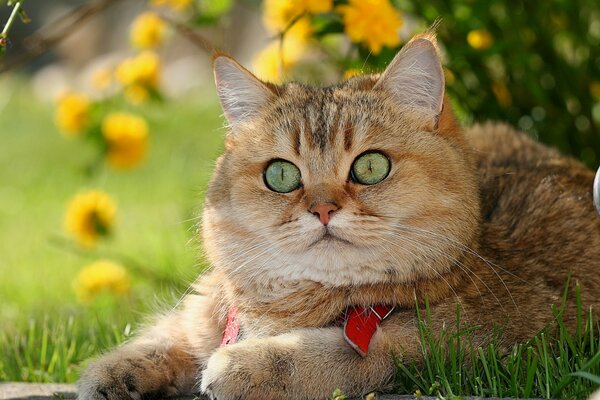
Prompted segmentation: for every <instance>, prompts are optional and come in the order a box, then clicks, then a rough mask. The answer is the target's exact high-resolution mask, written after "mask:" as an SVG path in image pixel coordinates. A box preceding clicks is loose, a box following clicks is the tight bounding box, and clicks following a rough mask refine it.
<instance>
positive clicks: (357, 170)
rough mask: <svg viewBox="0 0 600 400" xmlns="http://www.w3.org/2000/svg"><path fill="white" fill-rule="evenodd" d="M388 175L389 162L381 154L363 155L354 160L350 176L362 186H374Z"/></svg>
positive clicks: (370, 153)
mask: <svg viewBox="0 0 600 400" xmlns="http://www.w3.org/2000/svg"><path fill="white" fill-rule="evenodd" d="M389 173H390V160H389V159H388V158H387V157H386V156H384V155H383V154H381V153H377V152H369V153H364V154H362V155H360V156H358V157H357V158H356V160H354V163H353V164H352V170H351V171H350V176H351V177H352V179H353V180H354V181H356V182H358V183H362V184H363V185H374V184H376V183H379V182H381V181H382V180H384V179H385V178H386V177H387V176H388V174H389Z"/></svg>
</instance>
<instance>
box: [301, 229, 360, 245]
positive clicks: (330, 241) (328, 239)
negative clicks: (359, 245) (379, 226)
mask: <svg viewBox="0 0 600 400" xmlns="http://www.w3.org/2000/svg"><path fill="white" fill-rule="evenodd" d="M328 246H329V247H332V248H338V247H340V246H354V245H353V244H352V242H350V241H348V240H346V239H343V238H341V237H339V236H337V235H335V234H334V233H332V232H331V231H329V230H325V232H324V233H323V234H322V235H321V236H320V237H318V238H317V239H316V240H315V241H313V242H312V243H310V244H309V245H308V249H313V248H317V247H328Z"/></svg>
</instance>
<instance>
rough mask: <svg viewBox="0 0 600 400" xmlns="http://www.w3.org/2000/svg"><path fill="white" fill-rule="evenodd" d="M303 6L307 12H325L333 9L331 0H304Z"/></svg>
mask: <svg viewBox="0 0 600 400" xmlns="http://www.w3.org/2000/svg"><path fill="white" fill-rule="evenodd" d="M304 8H305V9H306V11H308V12H309V13H313V14H319V13H326V12H329V11H331V10H332V9H333V0H304Z"/></svg>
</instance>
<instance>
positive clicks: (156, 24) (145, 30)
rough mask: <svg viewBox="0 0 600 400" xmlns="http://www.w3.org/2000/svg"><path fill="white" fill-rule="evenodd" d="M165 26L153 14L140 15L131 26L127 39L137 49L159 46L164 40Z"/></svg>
mask: <svg viewBox="0 0 600 400" xmlns="http://www.w3.org/2000/svg"><path fill="white" fill-rule="evenodd" d="M166 30H167V25H166V24H165V22H164V21H163V20H162V19H161V18H160V17H159V16H158V15H157V14H155V13H153V12H145V13H143V14H140V15H139V16H138V17H137V18H136V19H135V20H134V21H133V24H132V25H131V30H130V31H129V39H130V40H131V44H132V45H133V46H134V47H137V48H138V49H148V48H152V47H157V46H160V45H161V44H162V42H163V40H164V38H165V33H166Z"/></svg>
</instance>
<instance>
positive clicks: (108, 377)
mask: <svg viewBox="0 0 600 400" xmlns="http://www.w3.org/2000/svg"><path fill="white" fill-rule="evenodd" d="M161 366H163V367H164V358H163V356H162V355H161V354H159V353H156V352H152V351H149V352H142V351H132V350H123V349H119V350H116V351H114V352H112V353H109V354H107V355H105V356H103V357H101V358H99V359H98V360H96V361H93V362H92V363H90V365H89V366H88V368H87V369H86V370H85V372H84V373H83V374H82V376H81V378H80V380H79V382H78V383H77V388H78V397H77V398H78V399H80V400H141V399H142V398H146V397H147V396H148V395H151V396H163V395H164V396H169V395H174V394H177V393H178V390H177V388H176V387H175V386H173V383H172V380H171V379H172V377H169V376H168V375H169V374H168V372H167V371H165V369H164V368H161Z"/></svg>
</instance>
